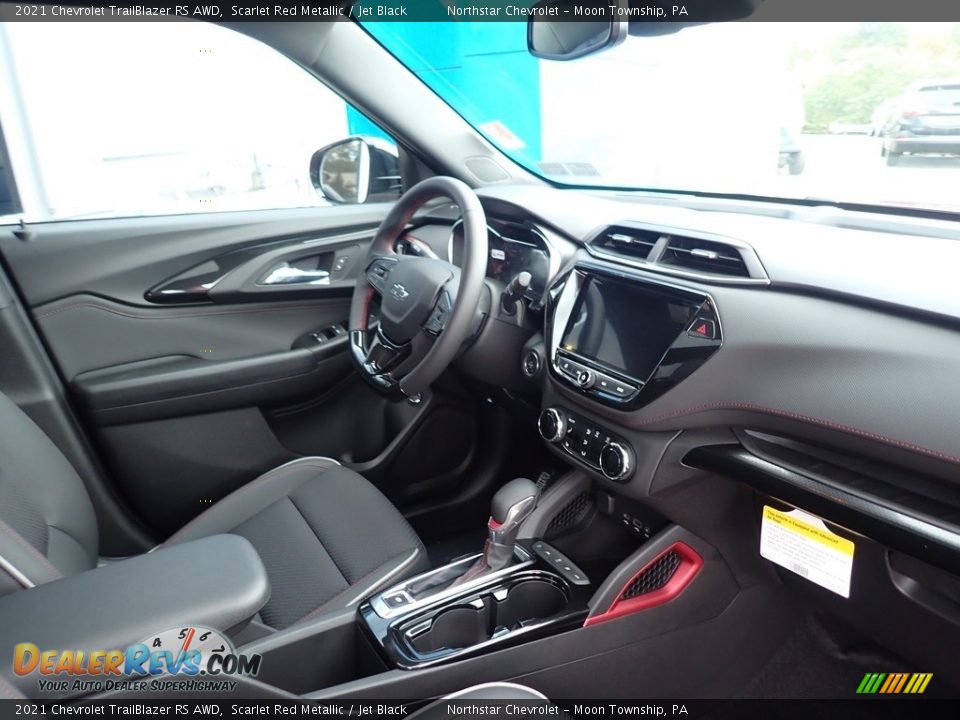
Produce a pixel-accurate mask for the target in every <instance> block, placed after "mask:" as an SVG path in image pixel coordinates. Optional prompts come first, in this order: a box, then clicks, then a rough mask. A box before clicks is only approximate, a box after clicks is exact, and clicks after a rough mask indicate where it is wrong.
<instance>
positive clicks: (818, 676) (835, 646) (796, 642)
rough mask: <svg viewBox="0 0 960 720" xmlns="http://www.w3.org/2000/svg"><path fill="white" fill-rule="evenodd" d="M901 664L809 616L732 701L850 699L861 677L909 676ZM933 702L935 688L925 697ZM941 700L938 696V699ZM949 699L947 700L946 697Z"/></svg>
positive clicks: (909, 666)
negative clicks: (884, 673) (899, 674)
mask: <svg viewBox="0 0 960 720" xmlns="http://www.w3.org/2000/svg"><path fill="white" fill-rule="evenodd" d="M913 669H915V668H913V667H912V664H911V663H910V662H908V661H906V660H904V659H903V658H900V657H898V656H896V655H894V654H893V653H891V652H888V651H887V650H885V649H883V648H881V647H880V646H879V645H876V644H874V643H873V642H871V641H870V640H869V639H867V638H865V637H863V636H861V635H859V634H856V633H854V632H853V631H852V630H850V629H849V628H848V627H846V626H845V625H843V624H841V623H840V622H839V621H837V620H834V619H833V618H832V617H830V616H826V615H811V616H808V617H807V620H806V622H805V623H804V624H803V625H801V626H800V627H798V628H797V630H796V631H795V632H794V633H793V634H792V635H791V636H790V637H789V638H788V640H787V641H786V642H785V643H784V645H783V647H782V648H781V649H780V650H779V651H778V652H777V653H776V654H774V656H773V657H772V658H770V660H769V662H768V663H767V664H766V665H765V666H764V669H763V671H762V672H761V673H760V674H759V675H757V676H755V677H754V678H753V680H751V681H750V682H749V683H748V684H747V685H746V686H745V687H743V688H742V689H741V691H740V692H739V693H738V694H737V698H738V699H758V698H772V699H789V698H820V699H841V698H843V699H850V698H855V697H856V690H857V687H858V686H859V684H860V682H861V680H862V679H863V676H864V675H865V674H866V673H877V672H898V671H900V672H909V671H911V670H913ZM926 694H927V695H929V696H936V695H937V694H939V693H936V692H935V688H933V687H930V688H929V690H928V692H927V693H926ZM941 696H942V695H941ZM947 696H949V695H947Z"/></svg>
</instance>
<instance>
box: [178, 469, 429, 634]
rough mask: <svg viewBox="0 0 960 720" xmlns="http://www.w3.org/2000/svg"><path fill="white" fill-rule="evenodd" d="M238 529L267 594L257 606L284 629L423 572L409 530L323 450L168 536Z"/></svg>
mask: <svg viewBox="0 0 960 720" xmlns="http://www.w3.org/2000/svg"><path fill="white" fill-rule="evenodd" d="M224 532H227V533H235V534H237V535H240V536H242V537H245V538H246V539H247V540H249V541H250V542H251V543H252V544H253V546H254V547H255V548H256V549H257V552H259V554H260V557H261V558H262V560H263V564H264V565H265V566H266V568H267V575H268V576H269V578H270V585H271V588H272V594H271V598H270V601H269V602H268V603H267V605H266V607H265V608H264V609H263V610H262V611H261V612H260V617H261V619H262V620H263V622H264V623H266V624H267V625H269V626H271V627H273V628H284V627H287V626H289V625H292V624H293V623H295V622H298V621H300V620H304V619H307V618H310V617H314V616H317V615H319V614H321V613H324V612H327V611H332V610H339V609H342V608H344V607H347V606H349V605H353V604H356V603H359V602H360V600H362V599H364V598H365V597H367V596H369V595H371V594H373V593H374V592H376V591H377V590H379V589H382V588H385V587H387V586H388V585H389V584H391V583H393V582H396V581H398V580H401V579H403V578H404V577H408V576H410V575H413V574H415V573H417V572H421V571H422V570H424V569H426V567H427V554H426V551H425V550H424V548H423V545H422V544H421V542H420V539H419V538H418V537H417V535H416V533H415V532H414V531H413V528H411V527H410V525H409V524H408V523H407V522H406V520H404V519H403V516H402V515H400V513H399V512H398V511H397V509H396V508H395V507H394V506H393V505H392V504H391V503H390V501H389V500H387V498H386V497H384V496H383V494H382V493H381V492H380V491H379V490H377V489H376V488H375V487H374V486H373V485H372V484H371V483H370V482H368V481H367V480H366V479H364V478H363V477H362V476H360V475H358V474H357V473H355V472H353V471H352V470H349V469H347V468H345V467H342V466H341V465H339V464H338V463H336V462H335V461H333V460H329V459H326V458H302V459H300V460H295V461H293V462H290V463H287V464H286V465H281V466H280V467H278V468H276V469H274V470H271V471H270V472H268V473H266V474H265V475H262V476H260V477H259V478H257V479H256V480H254V481H253V482H251V483H249V484H248V485H245V486H244V487H242V488H240V489H239V490H237V491H236V492H234V493H232V494H231V495H228V496H227V497H226V498H224V499H223V500H221V501H220V502H218V503H217V504H216V505H214V506H213V507H211V508H210V509H209V510H207V511H206V512H204V513H203V514H201V515H199V516H198V517H197V518H195V519H194V520H193V521H191V522H190V523H188V524H187V525H186V526H184V527H183V528H182V529H181V530H180V531H178V532H177V533H175V534H174V535H173V536H172V537H171V538H170V539H169V540H168V541H167V544H171V543H178V542H185V541H187V540H194V539H197V538H201V537H206V536H208V535H215V534H217V533H224Z"/></svg>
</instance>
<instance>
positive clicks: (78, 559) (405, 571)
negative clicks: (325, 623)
mask: <svg viewBox="0 0 960 720" xmlns="http://www.w3.org/2000/svg"><path fill="white" fill-rule="evenodd" d="M225 532H226V533H235V534H237V535H241V536H243V537H245V538H247V540H249V541H250V542H251V543H252V544H253V546H254V547H255V548H256V549H257V552H258V553H259V554H260V556H261V558H262V559H263V563H264V565H265V566H266V568H267V574H268V576H269V578H270V584H271V588H272V594H271V598H270V601H269V602H268V603H267V605H266V606H265V607H264V608H263V610H262V611H261V613H260V618H261V620H262V621H263V623H264V624H266V625H268V626H270V627H272V628H283V627H287V626H289V625H291V624H293V623H296V622H298V621H301V620H304V619H308V618H310V617H315V616H317V615H319V614H321V613H324V612H326V611H333V610H340V609H342V608H345V607H348V606H350V605H353V604H356V603H358V602H359V601H360V600H361V599H363V598H364V597H366V596H368V595H370V594H372V593H374V592H375V591H376V590H378V589H381V588H384V587H386V586H387V585H389V584H391V583H393V582H396V581H398V580H401V579H403V578H404V577H408V576H410V575H413V574H416V573H418V572H421V571H423V570H424V569H426V567H427V566H428V565H427V554H426V551H425V550H424V548H423V545H422V543H421V542H420V540H419V538H418V537H417V535H416V533H415V532H414V531H413V529H412V528H411V527H410V525H408V524H407V522H406V520H404V518H403V516H402V515H400V513H399V512H398V511H397V509H396V508H395V507H394V506H393V505H392V504H391V503H390V501H389V500H387V498H386V497H384V496H383V494H382V493H380V491H379V490H377V489H376V488H375V487H374V486H373V485H372V484H370V483H369V482H368V481H367V480H366V479H364V478H363V477H362V476H360V475H359V474H357V473H355V472H353V471H352V470H350V469H348V468H345V467H342V466H341V465H339V464H338V463H337V462H336V461H333V460H329V459H325V458H301V459H299V460H294V461H292V462H289V463H287V464H286V465H281V466H280V467H278V468H276V469H274V470H271V471H270V472H268V473H266V474H264V475H262V476H260V477H259V478H257V479H256V480H254V481H252V482H250V483H249V484H247V485H245V486H243V487H241V488H240V489H238V490H236V491H235V492H233V493H232V494H231V495H229V496H227V497H226V498H224V499H223V500H221V501H220V502H218V503H216V504H215V505H213V506H212V507H211V508H209V509H208V510H206V511H205V512H204V513H202V514H201V515H199V516H198V517H196V518H195V519H194V520H192V521H191V522H190V523H188V524H187V525H186V526H185V527H183V528H182V529H181V530H179V531H178V532H177V533H175V534H174V535H173V536H172V537H171V538H170V539H169V540H167V542H166V543H165V544H173V543H178V542H185V541H187V540H195V539H198V538H202V537H206V536H208V535H216V534H219V533H225ZM97 561H98V535H97V521H96V517H95V516H94V511H93V505H92V503H91V502H90V498H89V496H88V494H87V490H86V488H85V486H84V485H83V482H82V481H81V480H80V478H79V476H78V475H77V473H76V472H75V471H74V469H73V467H71V465H70V463H69V462H67V460H66V458H65V457H64V456H63V455H62V454H61V453H60V451H59V450H58V449H57V447H56V446H55V445H54V444H53V443H52V442H51V441H50V440H49V438H47V436H46V435H44V433H43V432H42V431H41V430H40V428H38V427H37V426H36V425H35V424H34V423H33V421H31V420H30V419H29V418H28V417H27V416H26V415H25V414H24V413H23V412H22V411H21V410H20V409H19V408H18V407H17V406H16V405H15V404H13V403H12V402H11V401H10V400H9V399H8V398H6V397H5V396H3V395H0V595H2V594H6V593H8V592H13V591H16V590H20V589H23V588H28V587H32V586H34V585H39V584H41V583H45V582H49V581H51V580H55V579H57V578H59V577H62V576H65V575H71V574H74V573H78V572H83V571H84V570H89V569H91V568H93V567H96V564H97Z"/></svg>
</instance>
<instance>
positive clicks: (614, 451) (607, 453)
mask: <svg viewBox="0 0 960 720" xmlns="http://www.w3.org/2000/svg"><path fill="white" fill-rule="evenodd" d="M600 471H601V472H602V473H603V474H604V476H605V477H607V478H608V479H610V480H615V481H620V480H625V479H626V478H627V477H629V476H630V473H632V472H633V453H632V452H630V449H629V448H628V447H626V446H625V445H624V444H623V443H619V442H615V441H614V442H608V443H606V444H605V445H604V446H603V448H602V449H601V450H600Z"/></svg>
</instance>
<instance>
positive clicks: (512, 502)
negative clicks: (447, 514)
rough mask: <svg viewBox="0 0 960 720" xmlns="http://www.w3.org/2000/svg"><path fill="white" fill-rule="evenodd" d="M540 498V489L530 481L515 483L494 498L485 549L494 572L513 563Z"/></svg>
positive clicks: (521, 479) (524, 479)
mask: <svg viewBox="0 0 960 720" xmlns="http://www.w3.org/2000/svg"><path fill="white" fill-rule="evenodd" d="M539 499H540V489H539V488H538V487H537V486H536V485H535V484H534V483H533V482H532V481H530V480H527V479H526V478H516V479H515V480H511V481H510V482H508V483H507V484H506V485H504V486H503V487H502V488H500V489H499V490H498V491H497V494H496V495H494V496H493V502H492V503H491V507H490V519H489V520H488V521H487V542H486V544H485V545H484V546H483V561H484V564H485V565H486V566H487V567H488V568H489V569H490V570H500V569H501V568H505V567H506V566H507V565H509V564H510V563H511V562H513V557H514V546H515V545H516V544H517V533H518V532H519V531H520V525H521V524H522V523H523V521H524V520H526V519H527V518H528V517H530V513H532V512H533V510H534V508H535V507H536V506H537V501H538V500H539Z"/></svg>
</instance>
